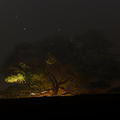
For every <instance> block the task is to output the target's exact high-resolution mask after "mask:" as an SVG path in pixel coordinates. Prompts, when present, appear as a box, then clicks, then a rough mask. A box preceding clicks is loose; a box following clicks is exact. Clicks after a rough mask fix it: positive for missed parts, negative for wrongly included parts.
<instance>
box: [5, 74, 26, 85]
mask: <svg viewBox="0 0 120 120" xmlns="http://www.w3.org/2000/svg"><path fill="white" fill-rule="evenodd" d="M24 81H25V78H24V76H23V75H22V74H20V73H18V74H17V75H11V76H8V77H7V78H6V79H5V82H7V83H23V82H24Z"/></svg>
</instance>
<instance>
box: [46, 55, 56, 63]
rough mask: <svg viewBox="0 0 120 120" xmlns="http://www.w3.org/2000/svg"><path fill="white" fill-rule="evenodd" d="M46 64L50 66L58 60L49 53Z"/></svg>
mask: <svg viewBox="0 0 120 120" xmlns="http://www.w3.org/2000/svg"><path fill="white" fill-rule="evenodd" d="M46 63H47V64H50V65H51V64H54V63H56V59H55V57H54V56H53V55H52V54H51V53H48V56H47V60H46Z"/></svg>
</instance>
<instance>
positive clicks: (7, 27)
mask: <svg viewBox="0 0 120 120" xmlns="http://www.w3.org/2000/svg"><path fill="white" fill-rule="evenodd" d="M119 6H120V1H119V0H1V1H0V54H1V57H0V65H2V64H3V63H4V62H5V60H6V59H7V58H8V57H9V55H11V53H12V51H13V48H14V46H15V45H16V44H19V43H21V42H24V41H37V40H40V39H41V38H42V37H45V36H49V35H52V34H56V33H57V32H59V31H62V32H64V33H65V34H68V35H69V36H72V35H74V34H76V33H84V32H86V31H87V30H88V29H99V30H102V31H103V32H104V34H105V35H106V37H107V38H108V39H109V40H112V42H114V43H115V44H117V47H118V48H119V45H120V44H119V39H120V34H119V32H120V14H119V13H120V7H119Z"/></svg>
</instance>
